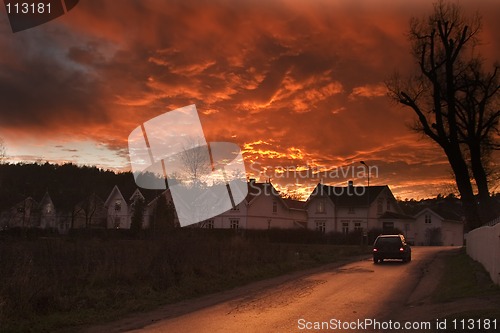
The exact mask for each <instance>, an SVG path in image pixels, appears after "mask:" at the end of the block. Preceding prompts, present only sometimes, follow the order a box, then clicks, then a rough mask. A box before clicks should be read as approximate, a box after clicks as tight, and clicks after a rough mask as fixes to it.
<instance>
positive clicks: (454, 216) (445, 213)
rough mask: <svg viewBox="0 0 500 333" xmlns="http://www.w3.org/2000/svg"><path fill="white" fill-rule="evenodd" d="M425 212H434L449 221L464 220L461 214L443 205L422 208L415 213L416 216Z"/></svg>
mask: <svg viewBox="0 0 500 333" xmlns="http://www.w3.org/2000/svg"><path fill="white" fill-rule="evenodd" d="M425 213H434V214H435V215H437V216H438V217H439V218H441V219H443V220H447V221H454V222H462V217H461V216H460V214H458V213H456V212H453V211H450V210H447V209H443V208H442V207H438V206H436V207H427V208H424V209H422V210H421V211H419V212H418V213H417V214H415V218H416V217H418V216H420V215H422V214H425Z"/></svg>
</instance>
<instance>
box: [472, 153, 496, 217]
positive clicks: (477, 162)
mask: <svg viewBox="0 0 500 333" xmlns="http://www.w3.org/2000/svg"><path fill="white" fill-rule="evenodd" d="M469 151H470V158H471V161H470V164H471V170H472V174H473V176H474V179H475V181H476V186H477V191H478V197H479V214H480V217H481V220H482V222H483V223H486V222H488V221H489V220H492V219H494V218H495V217H496V216H495V214H494V209H493V207H492V201H491V197H490V192H489V188H488V177H487V175H486V170H485V169H484V166H483V162H482V160H481V147H480V145H479V143H472V144H469Z"/></svg>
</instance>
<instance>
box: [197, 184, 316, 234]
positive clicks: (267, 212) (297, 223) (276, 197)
mask: <svg viewBox="0 0 500 333" xmlns="http://www.w3.org/2000/svg"><path fill="white" fill-rule="evenodd" d="M306 225H307V212H306V211H305V203H304V202H301V201H298V200H292V199H285V198H282V197H281V196H280V194H279V192H278V190H276V188H275V187H274V186H273V184H272V183H271V182H266V183H258V182H256V181H255V179H250V180H249V182H248V193H247V196H246V197H245V199H244V200H243V201H242V202H240V203H239V204H237V205H236V206H235V207H234V208H231V209H230V210H228V211H226V212H224V213H222V214H220V215H218V216H215V217H213V218H211V219H208V220H206V221H203V222H202V223H200V224H199V226H202V227H204V228H222V229H261V230H263V229H264V230H265V229H271V228H281V229H289V228H305V227H306Z"/></svg>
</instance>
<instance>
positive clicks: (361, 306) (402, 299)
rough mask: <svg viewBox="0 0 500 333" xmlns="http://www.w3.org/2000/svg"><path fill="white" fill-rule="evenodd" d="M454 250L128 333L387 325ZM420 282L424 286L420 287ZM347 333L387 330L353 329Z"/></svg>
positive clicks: (295, 282) (426, 251) (302, 284)
mask: <svg viewBox="0 0 500 333" xmlns="http://www.w3.org/2000/svg"><path fill="white" fill-rule="evenodd" d="M454 249H455V250H456V248H451V247H414V248H413V249H412V262H411V263H408V264H405V263H401V262H398V261H390V262H384V263H383V264H377V265H375V264H373V261H372V259H371V258H365V259H363V260H360V261H356V262H353V263H350V264H347V265H344V266H340V267H336V268H331V269H327V270H324V271H320V272H316V273H313V274H310V275H306V276H304V275H303V276H299V277H297V278H293V279H291V280H288V281H286V282H284V283H280V284H278V285H274V286H268V287H266V288H262V286H260V287H259V285H258V284H256V286H255V287H251V286H250V287H249V288H247V293H246V295H239V296H238V297H236V298H232V299H226V300H224V301H222V302H220V303H218V304H215V305H210V306H206V307H201V308H200V307H198V309H196V310H194V311H192V312H188V313H184V314H181V315H176V314H173V313H170V314H169V316H171V317H170V318H167V319H163V320H159V321H157V322H155V323H154V324H151V325H149V326H144V327H142V328H138V329H134V330H129V331H128V332H134V333H136V332H146V333H160V332H161V333H164V332H211V333H212V332H213V333H217V332H235V333H246V332H307V331H312V332H335V331H344V332H345V331H346V330H333V329H332V327H335V325H337V327H342V326H341V325H346V324H342V323H339V322H338V320H340V321H341V322H351V321H358V320H361V321H363V322H364V321H365V319H375V320H378V321H379V324H380V325H382V324H384V325H387V323H382V321H384V320H385V321H388V320H393V321H394V320H396V319H397V318H396V316H397V313H398V311H399V310H400V309H402V308H406V309H408V306H410V305H409V302H410V301H418V298H419V297H425V296H426V293H427V294H429V293H430V292H431V291H432V289H433V288H434V287H435V285H436V283H437V278H438V277H439V276H436V278H434V277H433V278H431V279H428V278H427V279H425V278H424V277H425V276H426V275H431V274H432V273H429V272H432V271H433V270H432V267H433V263H432V261H433V260H434V258H435V257H436V255H437V254H438V253H442V252H447V251H453V250H454ZM421 281H427V282H425V283H424V285H422V282H421ZM427 296H428V295H427ZM194 308H196V306H194ZM183 312H186V311H183ZM332 320H333V321H332ZM316 322H319V324H321V323H322V322H328V325H333V326H329V327H326V326H322V327H323V329H316V330H314V329H313V330H307V329H306V328H308V327H311V328H314V327H315V326H314V325H318V323H316ZM358 322H359V321H358ZM321 325H325V324H321ZM136 327H137V326H136ZM122 329H123V327H122ZM350 331H351V332H353V331H357V332H360V331H363V332H374V331H377V332H378V331H380V332H382V331H387V330H386V329H374V327H373V326H372V327H368V326H366V327H363V326H361V329H360V328H359V326H358V327H356V329H354V330H350Z"/></svg>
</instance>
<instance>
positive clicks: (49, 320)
mask: <svg viewBox="0 0 500 333" xmlns="http://www.w3.org/2000/svg"><path fill="white" fill-rule="evenodd" d="M365 253H369V248H368V247H363V246H356V245H342V246H341V245H328V244H292V243H283V242H281V243H275V242H272V241H270V240H269V239H268V238H266V237H265V233H262V234H258V233H257V234H252V236H251V237H248V236H245V235H242V234H235V233H228V232H225V233H220V232H209V231H207V230H183V229H179V230H176V231H175V232H172V234H170V235H168V236H165V237H162V238H158V239H107V240H106V239H79V238H76V239H72V238H45V239H40V238H38V239H32V240H20V239H2V240H0V267H1V274H0V331H1V332H13V333H17V332H56V331H59V332H66V331H67V332H71V331H74V330H75V329H76V328H77V327H79V326H85V325H89V324H98V323H102V322H106V321H111V320H114V319H118V318H120V317H122V316H124V315H126V314H128V313H132V312H140V311H147V310H151V309H154V308H156V307H158V306H160V305H164V304H168V303H172V302H176V301H179V300H183V299H187V298H193V297H198V296H201V295H205V294H209V293H213V292H217V291H221V290H225V289H230V288H233V287H235V286H239V285H244V284H246V283H248V282H251V281H255V280H260V279H264V278H268V277H273V276H277V275H280V274H284V273H288V272H291V271H295V270H300V269H305V268H310V267H314V266H319V265H322V264H325V263H329V262H334V261H337V260H339V259H342V258H345V257H348V256H351V255H358V254H365Z"/></svg>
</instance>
